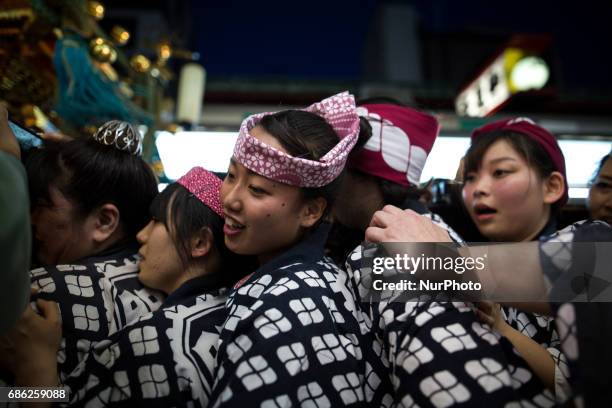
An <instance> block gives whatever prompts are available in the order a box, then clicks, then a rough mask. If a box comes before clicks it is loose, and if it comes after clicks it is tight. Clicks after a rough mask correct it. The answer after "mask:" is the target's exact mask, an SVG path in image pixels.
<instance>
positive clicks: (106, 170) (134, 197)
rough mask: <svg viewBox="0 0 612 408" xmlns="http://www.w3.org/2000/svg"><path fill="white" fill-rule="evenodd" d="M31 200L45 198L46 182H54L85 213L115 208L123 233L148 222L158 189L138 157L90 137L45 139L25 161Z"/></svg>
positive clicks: (79, 213)
mask: <svg viewBox="0 0 612 408" xmlns="http://www.w3.org/2000/svg"><path fill="white" fill-rule="evenodd" d="M26 170H27V173H28V183H29V186H28V187H29V191H30V201H31V203H32V205H33V206H35V205H37V204H40V203H41V202H43V203H44V202H49V201H50V199H49V187H50V186H53V187H55V188H57V189H58V190H59V191H60V192H61V193H62V194H63V195H64V196H66V198H67V199H68V200H70V201H71V202H72V203H73V204H74V206H75V209H76V214H75V216H76V217H78V218H80V219H84V218H85V217H87V215H89V214H90V213H91V212H92V211H93V210H95V209H96V208H98V207H100V206H101V205H104V204H107V203H111V204H114V205H115V206H117V209H118V210H119V220H120V225H121V227H122V230H123V233H124V234H125V238H128V239H132V240H135V237H136V233H137V232H138V231H140V230H141V229H142V228H143V227H144V226H145V225H146V224H147V223H148V222H149V213H148V208H149V205H150V204H151V201H152V200H153V198H154V197H155V195H156V194H157V181H156V179H155V175H154V174H153V171H152V170H151V168H150V167H149V165H148V164H147V163H145V162H144V160H142V159H141V158H140V157H138V156H134V155H131V154H129V153H127V152H124V151H120V150H118V149H116V148H114V147H112V146H106V145H103V144H101V143H99V142H97V141H95V140H93V139H76V140H73V141H70V142H65V143H46V145H45V147H43V148H42V149H39V150H38V151H36V152H34V153H32V154H31V155H30V157H29V159H28V162H27V163H26Z"/></svg>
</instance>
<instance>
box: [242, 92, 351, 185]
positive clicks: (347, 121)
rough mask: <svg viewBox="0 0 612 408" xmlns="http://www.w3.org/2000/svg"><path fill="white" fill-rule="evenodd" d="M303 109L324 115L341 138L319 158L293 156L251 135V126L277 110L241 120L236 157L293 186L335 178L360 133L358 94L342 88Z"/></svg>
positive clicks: (265, 175) (259, 172)
mask: <svg viewBox="0 0 612 408" xmlns="http://www.w3.org/2000/svg"><path fill="white" fill-rule="evenodd" d="M302 110H304V111H306V112H311V113H314V114H316V115H319V116H321V117H322V118H323V119H325V121H326V122H327V123H329V124H330V125H331V127H332V128H333V129H334V131H335V132H336V134H337V135H338V137H339V138H340V142H338V144H337V145H336V146H334V148H333V149H331V150H330V151H329V152H328V153H327V154H326V155H325V156H323V157H322V158H321V159H320V160H319V161H315V160H308V159H303V158H299V157H293V156H291V155H289V154H287V153H284V152H282V151H280V150H278V149H275V148H273V147H271V146H268V145H267V144H265V143H263V142H261V141H259V140H258V139H256V138H255V137H253V136H251V135H250V133H249V132H250V130H251V129H253V128H254V127H255V126H257V124H258V123H259V122H260V121H261V119H262V118H263V117H264V116H267V115H271V114H274V113H275V112H266V113H259V114H256V115H252V116H249V117H248V118H246V119H245V120H244V121H243V122H242V125H241V126H240V133H239V135H238V140H237V141H236V145H235V146H234V159H235V160H236V161H238V162H239V163H240V164H242V165H243V166H244V167H246V168H247V169H249V170H251V171H253V172H255V173H257V174H259V175H261V176H264V177H267V178H269V179H272V180H274V181H278V182H279V183H284V184H289V185H292V186H298V187H322V186H325V185H327V184H329V183H331V182H332V181H334V179H335V178H336V177H338V176H339V175H340V173H341V172H342V170H343V169H344V165H345V164H346V160H347V158H348V154H349V153H350V151H351V149H352V148H353V146H355V143H357V138H358V136H359V116H358V115H357V112H356V108H355V98H354V97H353V95H351V94H349V93H348V92H343V93H340V94H337V95H334V96H332V97H329V98H327V99H324V100H322V101H321V102H317V103H315V104H313V105H310V106H309V107H307V108H305V109H302Z"/></svg>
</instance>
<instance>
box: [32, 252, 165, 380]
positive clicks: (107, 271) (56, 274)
mask: <svg viewBox="0 0 612 408" xmlns="http://www.w3.org/2000/svg"><path fill="white" fill-rule="evenodd" d="M139 259H140V258H139V256H138V255H137V254H136V251H134V250H133V249H121V250H117V251H113V252H111V253H107V254H105V255H102V256H96V257H92V258H87V259H85V260H83V261H80V262H79V263H75V264H71V265H56V266H49V267H44V268H37V269H33V270H32V271H30V278H31V281H32V287H34V288H36V289H38V290H39V293H38V295H37V296H38V297H40V298H42V299H46V300H52V301H54V302H57V303H58V305H59V309H60V312H61V317H62V341H61V345H60V350H59V351H58V355H57V361H58V372H59V375H60V380H63V379H65V378H66V376H67V375H68V374H69V373H70V372H72V370H74V368H75V367H76V366H77V364H78V363H79V362H80V361H81V360H82V359H83V358H84V357H85V355H86V354H87V353H88V352H89V351H90V350H91V348H92V347H93V346H94V345H95V344H96V343H97V342H99V341H101V340H104V339H107V338H108V336H109V335H111V334H112V333H114V332H116V331H117V330H120V329H121V328H123V327H125V326H126V325H127V324H129V323H131V322H134V321H136V320H137V319H138V318H139V317H140V316H143V315H145V314H147V313H149V312H152V311H154V310H156V309H157V308H159V307H160V306H161V304H162V296H161V294H159V293H157V292H155V291H152V290H150V289H147V288H146V287H144V286H143V285H142V284H141V283H140V281H139V280H138V261H139Z"/></svg>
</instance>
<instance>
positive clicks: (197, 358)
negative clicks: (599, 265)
mask: <svg viewBox="0 0 612 408" xmlns="http://www.w3.org/2000/svg"><path fill="white" fill-rule="evenodd" d="M0 109H1V110H2V112H0V114H1V115H0V168H1V169H2V171H0V174H2V176H0V185H1V186H2V189H1V191H0V222H1V223H2V228H1V230H0V239H1V247H0V248H1V249H0V253H2V254H3V257H4V260H5V261H4V265H5V268H3V271H2V274H0V291H2V293H1V296H0V304H1V305H2V306H3V307H2V308H1V309H2V312H1V316H2V319H1V321H0V335H1V337H0V367H1V369H0V381H2V383H4V384H6V385H7V386H22V387H57V386H63V387H66V389H67V390H68V395H69V399H68V402H65V404H68V405H84V406H92V407H93V406H108V405H122V406H123V405H140V404H142V405H144V404H146V405H148V406H185V407H188V406H189V407H190V406H203V407H207V406H210V407H226V406H227V407H229V406H236V407H237V406H257V407H287V406H304V407H331V406H375V407H391V406H403V407H412V406H415V407H416V406H436V407H450V406H477V405H478V406H480V405H483V406H538V407H549V406H578V407H580V406H609V404H611V403H612V392H611V387H610V386H611V385H612V381H611V380H610V379H609V375H608V374H607V371H608V368H609V367H612V365H611V364H612V354H611V353H610V352H609V344H608V343H609V341H612V330H611V328H612V323H611V322H612V320H610V318H611V317H612V313H611V311H612V308H610V306H609V305H610V303H604V302H586V301H583V302H572V301H571V299H567V300H566V301H565V300H563V301H560V300H559V299H558V296H557V297H555V296H552V294H554V293H557V292H555V291H556V290H557V288H558V286H559V285H560V284H561V283H560V282H565V281H566V280H567V279H566V278H565V277H566V276H569V275H568V274H574V275H575V274H581V275H580V276H592V275H593V273H594V272H593V268H594V266H593V265H591V264H589V263H582V262H581V261H582V259H583V258H582V257H581V255H582V254H581V253H580V254H579V253H578V252H577V250H576V249H575V248H578V247H579V245H578V244H577V243H584V244H589V243H591V244H593V245H595V244H596V243H602V242H609V241H612V228H611V227H610V224H609V223H610V222H612V221H611V220H612V160H611V159H610V155H609V154H608V155H607V156H605V157H604V158H602V159H601V162H600V164H599V166H598V169H597V172H596V174H595V175H594V178H593V180H591V182H590V186H591V187H590V194H589V199H588V207H589V211H590V214H591V218H590V219H588V220H583V221H580V222H578V223H574V224H571V225H569V226H559V225H557V215H558V214H559V212H560V211H561V209H562V208H563V206H564V204H565V203H566V202H567V199H568V183H567V177H566V167H565V159H564V157H563V154H562V152H561V150H560V148H559V145H558V144H557V141H556V139H555V137H554V136H553V135H552V134H551V133H550V132H548V131H547V130H546V129H544V128H543V127H541V126H539V125H538V124H536V123H535V122H533V121H531V120H530V119H527V118H512V119H506V120H501V121H495V122H491V123H489V124H487V125H485V126H483V127H481V128H478V129H476V130H475V131H474V132H473V133H472V139H471V146H470V148H469V149H468V151H467V152H466V154H465V157H464V164H463V167H462V170H461V174H460V176H461V177H460V178H461V179H462V180H463V182H462V183H463V184H462V197H463V202H462V203H461V206H462V210H461V211H462V214H464V217H466V219H469V220H471V223H473V225H474V226H475V227H476V228H477V229H478V232H479V233H480V234H481V235H482V236H483V237H485V238H486V239H487V240H488V241H490V242H491V244H490V245H480V246H478V247H471V246H470V245H469V244H470V243H469V242H466V241H465V240H464V239H463V238H462V236H461V231H455V230H453V228H452V227H450V226H449V225H448V224H447V223H446V222H445V220H443V219H442V218H441V217H440V216H439V215H438V214H436V213H434V212H432V211H431V210H430V208H429V207H428V205H427V200H426V196H427V191H426V190H425V189H423V188H421V187H420V185H419V180H420V176H421V172H422V170H423V167H424V165H425V163H426V160H427V156H428V154H429V152H430V151H431V149H432V146H433V144H434V142H435V140H436V137H437V135H438V133H439V131H440V126H439V124H438V122H437V120H436V118H435V117H434V116H432V115H429V114H427V113H425V112H421V111H418V110H416V109H413V108H411V107H408V106H405V105H403V104H401V103H399V102H397V101H395V100H392V99H389V98H373V99H368V100H363V101H358V102H357V103H356V102H355V99H354V97H353V96H352V95H351V94H349V93H346V92H345V93H340V94H337V95H334V96H331V97H329V98H327V99H324V100H322V101H320V102H317V103H314V104H313V105H311V106H309V107H306V108H304V109H296V110H284V111H279V112H273V113H261V114H255V115H252V116H250V117H248V118H246V119H245V120H244V121H243V123H242V125H241V127H240V129H239V136H238V139H237V142H236V145H235V147H234V151H233V155H232V158H231V160H230V163H229V167H228V170H227V174H226V176H225V178H224V179H223V180H221V179H220V178H218V177H217V176H216V175H215V174H213V173H211V172H209V171H208V170H206V169H204V168H202V167H195V168H193V169H191V170H190V171H189V172H188V173H187V174H185V175H184V176H183V177H181V178H180V179H178V180H177V181H176V182H175V183H172V184H170V185H168V186H167V187H166V188H165V189H164V190H163V191H162V192H159V193H158V192H157V183H156V180H155V177H154V175H153V173H152V171H151V169H150V168H149V166H148V164H147V163H145V162H144V161H143V160H142V159H141V157H140V152H141V140H140V135H139V133H138V131H137V130H136V129H135V128H134V127H133V126H132V125H130V124H129V123H126V122H121V121H110V122H107V123H106V124H104V125H103V126H101V127H100V128H99V129H98V130H97V132H96V133H95V134H94V135H93V136H92V137H91V138H90V139H75V140H68V141H66V140H62V141H50V140H48V141H46V142H45V144H44V146H43V147H41V148H39V149H36V150H33V151H31V152H29V154H28V157H27V159H24V160H23V162H24V163H23V164H22V163H21V162H20V158H21V157H20V148H19V144H18V143H17V141H16V139H15V137H14V135H13V134H12V132H11V130H10V128H9V127H8V115H7V112H6V109H5V108H4V107H2V106H0ZM560 227H563V228H560ZM364 241H365V242H367V243H369V244H379V245H383V244H385V243H392V242H397V243H409V242H420V243H452V244H453V247H455V248H458V249H456V250H455V253H457V254H458V253H460V251H464V250H465V251H483V250H486V251H488V253H489V254H490V255H491V256H490V259H491V263H490V264H489V267H488V269H487V273H488V274H490V275H491V276H493V278H494V279H495V280H496V282H497V283H498V285H497V288H498V289H496V290H502V291H505V292H506V293H512V294H514V293H523V291H524V292H529V291H533V290H534V288H539V289H540V291H539V292H538V293H539V295H538V297H537V298H533V299H530V301H525V302H512V301H507V302H505V301H503V300H500V299H502V297H499V296H494V294H493V292H490V293H488V292H487V289H488V288H485V289H484V292H487V293H488V294H487V295H483V296H481V297H480V298H479V299H466V298H465V296H464V297H462V296H461V294H457V293H453V292H450V291H445V290H438V291H435V292H433V293H432V292H429V293H426V294H423V295H421V296H419V297H418V298H407V297H405V296H403V295H404V294H402V293H395V294H393V296H389V297H382V298H381V297H380V296H375V294H373V292H372V290H371V286H369V282H371V278H372V268H371V265H369V264H368V262H367V251H368V249H367V247H366V246H364V245H363V244H362V242H364ZM550 243H560V244H563V250H559V251H550V250H548V248H550V247H549V246H546V245H549V244H550ZM572 244H574V245H572ZM495 253H500V254H504V256H505V257H500V258H499V259H501V260H502V261H499V262H498V263H495V259H497V258H495V257H494V256H493V254H495ZM30 254H31V255H32V257H30ZM508 254H513V255H511V256H509V255H508ZM414 255H415V256H416V255H418V254H414ZM30 258H32V259H33V261H32V267H30ZM28 270H29V275H28ZM472 272H474V273H477V272H478V271H472ZM608 272H610V271H608ZM574 275H572V276H574ZM491 276H488V277H484V276H483V277H482V281H483V282H486V281H487V279H488V281H490V280H491V279H492V278H491ZM491 290H493V289H491ZM484 292H483V293H484ZM457 295H459V296H457ZM611 300H612V299H611ZM28 302H29V304H28ZM500 303H501V304H500ZM598 353H599V354H598Z"/></svg>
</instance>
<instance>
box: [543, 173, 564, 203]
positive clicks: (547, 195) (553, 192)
mask: <svg viewBox="0 0 612 408" xmlns="http://www.w3.org/2000/svg"><path fill="white" fill-rule="evenodd" d="M564 192H565V179H564V178H563V175H562V174H561V173H559V172H558V171H553V172H552V173H550V175H549V176H548V177H547V178H546V180H545V181H544V203H546V204H554V203H556V202H557V201H558V200H559V199H561V197H563V193H564Z"/></svg>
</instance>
